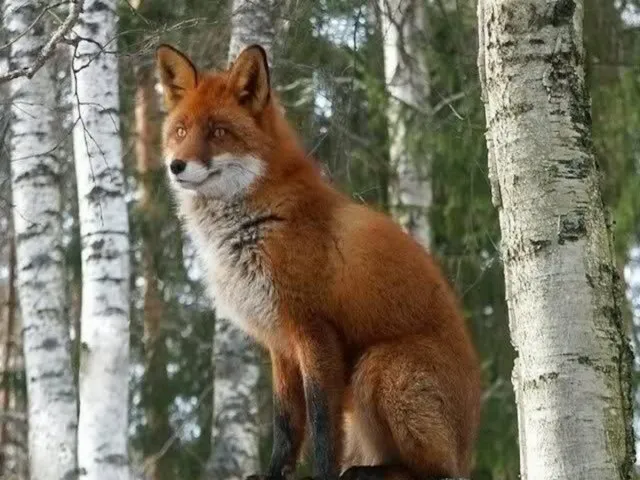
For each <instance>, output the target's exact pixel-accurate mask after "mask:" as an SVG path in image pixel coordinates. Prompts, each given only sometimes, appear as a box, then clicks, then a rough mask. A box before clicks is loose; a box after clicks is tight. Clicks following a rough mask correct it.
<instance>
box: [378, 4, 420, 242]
mask: <svg viewBox="0 0 640 480" xmlns="http://www.w3.org/2000/svg"><path fill="white" fill-rule="evenodd" d="M378 1H379V3H378V6H379V10H380V23H381V30H382V38H383V50H384V64H385V65H384V67H385V68H384V70H385V81H386V86H387V90H388V93H389V105H388V108H387V118H388V125H389V138H390V147H389V159H390V161H391V166H392V169H393V172H394V174H395V178H394V181H393V182H392V184H391V188H390V192H389V194H390V195H389V200H390V204H391V210H392V212H393V215H394V216H395V217H396V219H397V221H398V222H399V223H400V224H401V225H402V227H403V228H404V229H405V230H406V231H407V232H408V233H410V234H411V235H413V236H414V237H415V238H416V239H417V240H418V241H420V243H422V245H424V246H425V247H428V246H429V243H430V238H431V229H430V226H429V216H428V215H429V208H430V206H431V198H432V193H431V183H430V181H429V167H430V165H429V163H430V162H429V156H428V154H427V153H426V152H425V151H424V149H421V148H418V146H417V143H418V139H419V138H420V137H422V136H424V124H423V123H422V122H419V121H417V120H419V118H420V116H419V112H424V111H425V110H427V109H428V98H429V94H430V80H429V71H428V69H427V65H426V62H425V60H424V42H421V40H423V39H424V20H425V19H424V9H423V3H424V2H423V1H422V0H378Z"/></svg>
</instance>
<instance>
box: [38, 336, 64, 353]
mask: <svg viewBox="0 0 640 480" xmlns="http://www.w3.org/2000/svg"><path fill="white" fill-rule="evenodd" d="M59 346H60V342H58V339H57V338H53V337H49V338H45V340H44V342H42V345H40V348H43V349H44V350H47V351H48V352H50V351H51V350H55V349H56V348H58V347H59Z"/></svg>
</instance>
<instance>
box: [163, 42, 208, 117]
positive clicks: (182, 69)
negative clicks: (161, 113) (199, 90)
mask: <svg viewBox="0 0 640 480" xmlns="http://www.w3.org/2000/svg"><path fill="white" fill-rule="evenodd" d="M156 68H157V70H158V74H159V76H160V82H161V83H162V91H163V96H164V103H165V106H166V107H167V109H169V110H171V109H173V107H175V106H176V104H177V103H178V102H179V101H180V100H181V99H182V97H183V96H184V94H185V93H186V92H187V91H189V90H191V89H193V88H195V87H196V85H197V84H198V71H197V70H196V67H195V66H194V65H193V63H191V60H189V58H188V57H187V56H186V55H185V54H184V53H182V52H180V51H178V50H176V49H175V48H173V47H172V46H170V45H166V44H163V45H160V46H158V48H157V49H156Z"/></svg>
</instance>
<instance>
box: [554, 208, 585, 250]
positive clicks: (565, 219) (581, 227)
mask: <svg viewBox="0 0 640 480" xmlns="http://www.w3.org/2000/svg"><path fill="white" fill-rule="evenodd" d="M586 234H587V221H586V219H585V214H584V212H582V211H579V210H578V211H574V212H571V213H568V214H566V215H562V216H560V220H559V225H558V243H559V244H560V245H562V244H564V243H565V242H567V241H569V242H575V241H577V240H580V239H581V238H583V237H584V236H585V235H586Z"/></svg>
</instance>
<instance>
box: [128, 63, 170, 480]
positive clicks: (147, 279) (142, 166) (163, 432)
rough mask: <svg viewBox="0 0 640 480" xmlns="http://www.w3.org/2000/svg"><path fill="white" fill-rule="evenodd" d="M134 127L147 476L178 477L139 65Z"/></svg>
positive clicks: (148, 130)
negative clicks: (171, 449)
mask: <svg viewBox="0 0 640 480" xmlns="http://www.w3.org/2000/svg"><path fill="white" fill-rule="evenodd" d="M136 82H137V84H136V97H135V101H136V104H135V126H136V160H137V165H136V169H137V171H138V176H139V181H140V186H139V188H140V203H139V209H140V211H141V213H142V218H143V220H142V235H141V236H142V242H143V246H142V269H143V277H144V296H143V306H142V310H143V313H142V314H143V323H144V356H145V365H144V367H145V369H144V377H143V388H142V395H143V399H142V402H143V405H144V410H145V420H146V424H147V425H146V428H147V429H148V440H147V441H145V444H144V452H143V453H144V456H145V462H144V463H145V474H146V478H148V479H149V480H170V479H173V478H175V472H174V471H173V462H172V457H171V452H165V451H164V447H165V444H166V443H167V442H168V441H169V440H170V437H171V425H170V423H169V409H170V407H171V401H172V398H171V397H170V395H169V394H168V393H167V392H168V390H169V385H168V383H169V379H168V377H167V346H166V343H165V342H166V338H165V333H164V329H163V326H162V319H163V314H164V311H165V305H164V301H163V298H162V292H161V291H160V286H159V285H158V279H159V276H158V274H159V270H160V269H158V268H157V267H156V262H157V261H158V259H159V258H161V256H162V254H161V248H162V246H161V245H160V244H159V242H158V241H157V238H158V237H157V232H158V230H157V227H158V225H159V223H160V222H162V221H165V217H164V215H166V212H159V211H158V208H157V206H156V203H157V202H156V199H154V192H156V188H155V185H157V183H158V180H159V179H160V178H161V176H162V177H164V170H163V169H162V164H161V163H160V161H159V158H160V157H159V153H158V151H157V148H158V145H159V131H158V127H159V125H160V123H159V119H158V106H157V101H156V100H157V96H156V93H155V91H154V82H155V78H154V76H153V73H152V71H151V69H149V68H146V67H139V68H138V69H137V72H136Z"/></svg>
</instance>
